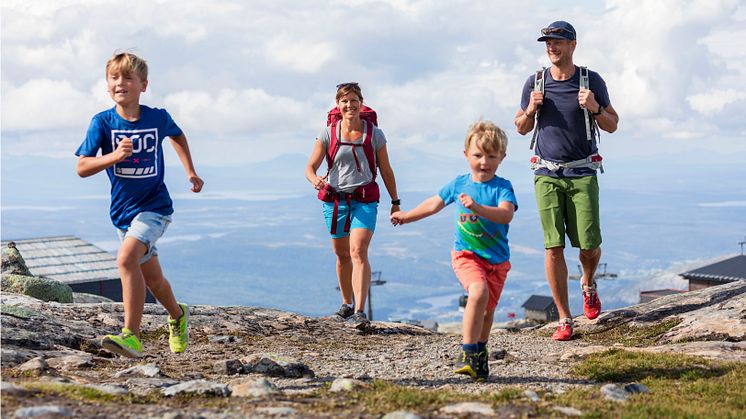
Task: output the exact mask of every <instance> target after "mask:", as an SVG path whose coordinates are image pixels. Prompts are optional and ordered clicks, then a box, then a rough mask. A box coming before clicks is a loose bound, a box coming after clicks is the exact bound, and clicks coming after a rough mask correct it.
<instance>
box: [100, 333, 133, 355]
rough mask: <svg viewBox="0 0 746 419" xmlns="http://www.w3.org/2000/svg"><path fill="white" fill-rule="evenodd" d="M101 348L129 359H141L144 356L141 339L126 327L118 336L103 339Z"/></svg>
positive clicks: (107, 336) (108, 336)
mask: <svg viewBox="0 0 746 419" xmlns="http://www.w3.org/2000/svg"><path fill="white" fill-rule="evenodd" d="M101 346H103V347H104V349H106V350H107V351H109V352H113V353H115V354H119V355H122V356H126V357H127V358H139V357H141V356H142V344H141V343H140V339H138V338H137V336H135V335H134V334H133V333H132V331H131V330H129V329H127V328H126V327H125V328H123V329H122V333H120V334H118V335H106V336H104V338H103V339H101Z"/></svg>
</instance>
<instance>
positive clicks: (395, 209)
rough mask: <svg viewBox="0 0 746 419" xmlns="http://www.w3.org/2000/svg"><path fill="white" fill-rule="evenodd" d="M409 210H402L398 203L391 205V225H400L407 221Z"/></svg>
mask: <svg viewBox="0 0 746 419" xmlns="http://www.w3.org/2000/svg"><path fill="white" fill-rule="evenodd" d="M406 218H407V212H406V211H400V210H399V206H398V205H392V206H391V225H393V226H400V225H403V224H404V223H405V222H406Z"/></svg>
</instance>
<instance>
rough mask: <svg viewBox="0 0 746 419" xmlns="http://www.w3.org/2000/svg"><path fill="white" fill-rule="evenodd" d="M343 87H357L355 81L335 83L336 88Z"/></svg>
mask: <svg viewBox="0 0 746 419" xmlns="http://www.w3.org/2000/svg"><path fill="white" fill-rule="evenodd" d="M343 87H357V83H355V82H350V83H340V84H338V85H337V90H339V89H341V88H343Z"/></svg>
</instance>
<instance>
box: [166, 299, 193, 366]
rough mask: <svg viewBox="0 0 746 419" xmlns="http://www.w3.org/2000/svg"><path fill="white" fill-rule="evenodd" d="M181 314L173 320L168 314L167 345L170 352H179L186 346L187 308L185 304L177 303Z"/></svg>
mask: <svg viewBox="0 0 746 419" xmlns="http://www.w3.org/2000/svg"><path fill="white" fill-rule="evenodd" d="M179 307H181V311H182V315H181V317H179V318H178V319H176V320H174V319H172V318H171V316H168V346H170V347H171V352H173V353H176V354H178V353H181V352H184V350H185V349H186V347H187V342H188V341H189V329H188V328H189V308H188V307H187V305H186V304H182V303H179Z"/></svg>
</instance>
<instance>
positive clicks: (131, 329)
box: [75, 52, 204, 357]
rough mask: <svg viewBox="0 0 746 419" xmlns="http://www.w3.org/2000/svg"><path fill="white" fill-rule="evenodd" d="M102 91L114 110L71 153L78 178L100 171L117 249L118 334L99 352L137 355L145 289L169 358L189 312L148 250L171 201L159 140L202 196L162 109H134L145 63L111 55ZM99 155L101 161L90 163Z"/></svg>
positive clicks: (185, 148)
mask: <svg viewBox="0 0 746 419" xmlns="http://www.w3.org/2000/svg"><path fill="white" fill-rule="evenodd" d="M106 82H107V91H108V92H109V95H110V96H111V98H112V100H113V101H114V103H115V104H116V106H114V107H113V108H111V109H109V110H106V111H103V112H101V113H99V114H97V115H95V116H94V117H93V120H92V121H91V125H90V126H89V127H88V133H87V134H86V137H85V140H83V143H82V144H81V145H80V147H79V148H78V150H77V151H76V152H75V154H76V155H77V156H80V158H79V159H78V164H77V167H76V169H77V172H78V175H79V176H81V177H88V176H91V175H94V174H96V173H98V172H100V171H102V170H106V174H107V175H108V176H109V180H110V181H111V207H110V212H109V213H110V216H111V221H112V223H113V224H114V227H116V228H117V233H118V235H119V239H120V241H121V242H122V245H121V247H120V248H119V252H118V253H117V266H118V267H119V274H120V276H121V281H122V300H123V301H124V328H123V329H122V333H120V334H119V335H107V336H105V337H104V338H103V340H102V342H101V344H102V346H103V347H104V348H105V349H107V350H109V351H111V352H114V353H117V354H120V355H122V356H127V357H139V356H141V355H142V344H141V343H140V339H139V336H140V322H141V321H142V314H143V309H144V305H145V287H146V286H147V287H148V289H150V292H151V293H152V294H153V295H154V296H155V298H157V299H158V301H159V302H160V303H161V304H163V306H164V307H165V308H166V310H167V311H168V314H169V318H168V326H169V332H170V333H169V346H170V347H171V351H173V352H175V353H179V352H183V351H184V350H185V349H186V346H187V340H188V331H187V325H188V321H189V310H188V308H187V306H186V304H181V303H178V302H177V301H176V298H175V297H174V294H173V291H172V290H171V285H170V284H169V283H168V281H167V280H166V278H165V277H164V276H163V272H162V271H161V265H160V263H158V252H157V249H156V247H155V242H156V241H157V240H158V238H160V237H161V236H162V235H163V233H164V231H165V230H166V227H167V226H168V224H169V223H170V222H171V214H172V213H173V212H174V210H173V205H172V202H171V197H170V196H169V194H168V190H167V189H166V184H165V183H163V171H164V167H165V166H164V164H163V147H162V146H163V144H162V143H163V140H164V139H165V138H166V137H170V138H171V141H172V144H173V146H174V149H175V150H176V154H177V155H178V156H179V159H180V160H181V163H182V165H183V166H184V169H185V170H186V173H187V177H188V178H189V182H191V183H192V191H193V192H199V191H201V190H202V185H203V184H204V182H203V181H202V179H200V177H199V176H197V173H196V172H195V170H194V164H193V163H192V156H191V153H190V152H189V145H188V144H187V139H186V136H185V135H184V133H183V132H182V131H181V129H180V128H179V127H178V126H177V125H176V123H175V122H174V121H173V119H171V116H170V115H169V114H168V112H166V110H164V109H157V108H149V107H147V106H144V105H140V94H141V93H143V92H145V89H146V88H147V86H148V66H147V63H146V62H145V60H143V59H142V58H140V57H137V56H136V55H134V54H130V53H126V52H123V53H118V54H114V56H113V57H111V58H110V59H109V61H108V62H107V63H106ZM99 149H100V150H101V155H100V156H97V154H98V151H99Z"/></svg>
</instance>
